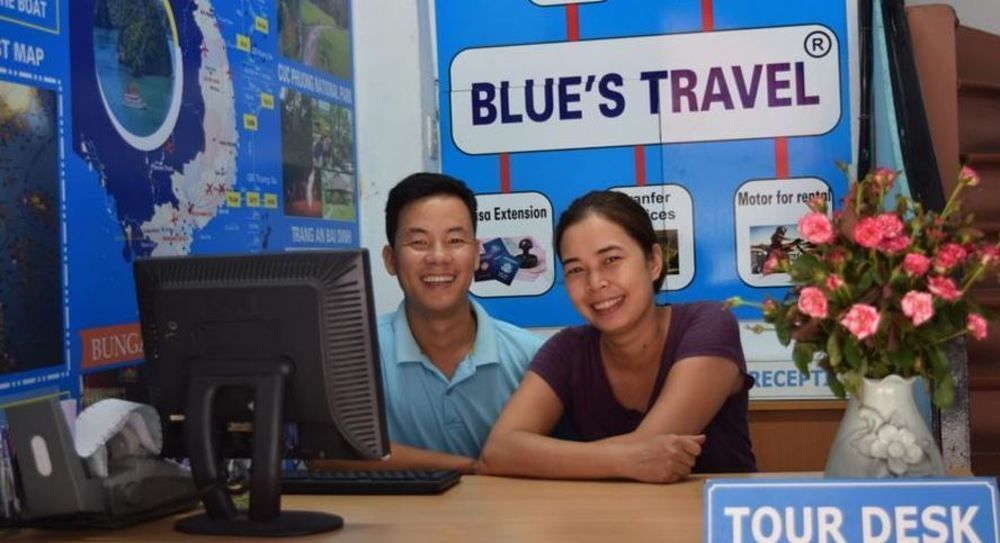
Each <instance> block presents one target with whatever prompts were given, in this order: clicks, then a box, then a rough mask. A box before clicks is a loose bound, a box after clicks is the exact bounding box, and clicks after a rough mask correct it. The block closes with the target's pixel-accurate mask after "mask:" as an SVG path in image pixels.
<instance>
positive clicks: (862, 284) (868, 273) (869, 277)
mask: <svg viewBox="0 0 1000 543" xmlns="http://www.w3.org/2000/svg"><path fill="white" fill-rule="evenodd" d="M876 279H878V271H877V270H876V269H875V268H874V267H869V268H868V269H867V270H865V273H863V274H862V275H861V278H860V279H859V280H858V291H859V292H864V291H866V290H868V289H870V288H871V287H872V285H874V284H875V280H876Z"/></svg>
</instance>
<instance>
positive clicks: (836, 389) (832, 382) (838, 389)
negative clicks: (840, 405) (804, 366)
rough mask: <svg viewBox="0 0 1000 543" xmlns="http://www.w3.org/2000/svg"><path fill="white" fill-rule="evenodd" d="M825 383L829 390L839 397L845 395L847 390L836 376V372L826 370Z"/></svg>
mask: <svg viewBox="0 0 1000 543" xmlns="http://www.w3.org/2000/svg"><path fill="white" fill-rule="evenodd" d="M826 384H827V386H829V387H830V391H831V392H833V394H834V395H835V396H836V397H838V398H840V399H844V398H846V397H847V392H846V391H845V390H844V384H843V383H841V382H840V379H838V378H837V374H836V373H834V372H833V371H831V370H827V372H826Z"/></svg>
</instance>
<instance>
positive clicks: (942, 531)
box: [704, 478, 998, 543]
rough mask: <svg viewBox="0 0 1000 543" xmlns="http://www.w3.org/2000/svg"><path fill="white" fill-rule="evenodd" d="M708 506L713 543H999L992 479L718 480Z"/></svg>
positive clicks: (708, 491)
mask: <svg viewBox="0 0 1000 543" xmlns="http://www.w3.org/2000/svg"><path fill="white" fill-rule="evenodd" d="M704 507H705V512H704V522H705V526H704V529H705V532H704V534H705V536H704V540H705V541H710V542H714V541H726V542H730V541H731V542H733V543H743V542H755V543H756V542H764V541H766V542H769V543H778V542H795V543H804V542H814V541H815V542H827V543H846V542H864V543H887V542H890V541H892V542H899V543H904V542H912V543H917V542H926V543H930V542H940V543H943V542H946V541H949V542H950V541H956V542H957V541H963V542H967V543H979V542H987V541H992V542H996V541H998V536H997V533H998V525H997V484H996V480H994V479H988V478H965V479H922V480H912V479H911V480H871V479H860V480H853V479H768V480H762V479H741V480H732V479H729V480H721V479H711V480H709V481H707V482H706V484H705V495H704Z"/></svg>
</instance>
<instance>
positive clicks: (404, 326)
mask: <svg viewBox="0 0 1000 543" xmlns="http://www.w3.org/2000/svg"><path fill="white" fill-rule="evenodd" d="M469 304H470V305H471V306H472V311H473V313H474V314H475V316H476V339H475V342H474V343H473V344H472V351H471V352H470V353H469V354H467V355H466V357H465V358H466V359H469V360H471V361H472V363H473V364H474V365H475V366H476V367H479V366H482V365H484V364H495V363H498V362H499V361H500V353H499V349H498V348H497V336H496V327H495V326H494V325H493V320H492V319H491V318H490V316H489V314H488V313H487V312H486V310H485V309H483V306H481V305H479V303H477V302H476V301H475V300H473V299H469ZM393 328H394V329H395V331H396V362H397V363H404V362H428V363H430V360H429V359H428V358H427V355H425V354H424V353H423V351H421V350H420V345H418V344H417V340H416V338H414V337H413V331H412V330H410V321H409V319H408V318H407V316H406V301H405V300H404V301H403V302H401V303H400V304H399V308H398V309H397V310H396V316H395V319H394V321H393Z"/></svg>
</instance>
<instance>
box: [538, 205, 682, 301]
mask: <svg viewBox="0 0 1000 543" xmlns="http://www.w3.org/2000/svg"><path fill="white" fill-rule="evenodd" d="M591 215H597V216H599V217H603V218H605V219H607V220H609V221H611V222H613V223H615V224H617V225H618V226H620V227H622V230H624V231H625V233H626V234H628V237H630V238H632V239H633V240H635V242H636V243H638V244H639V247H642V250H643V252H645V253H646V255H647V256H652V254H653V246H654V245H656V244H657V243H659V240H658V239H657V238H656V231H654V230H653V223H652V222H651V221H650V220H649V213H647V212H646V209H645V208H643V207H642V205H640V204H639V203H638V202H636V201H635V200H633V199H632V198H631V197H629V196H628V195H626V194H624V193H621V192H615V191H612V190H601V191H597V190H595V191H591V192H588V193H587V194H584V195H583V196H581V197H579V198H577V199H576V200H573V203H571V204H570V205H569V207H568V208H566V211H563V212H562V215H560V216H559V224H558V225H556V233H555V234H556V235H555V238H556V239H555V242H556V253H557V254H558V255H559V258H560V259H561V258H562V238H563V235H564V234H565V233H566V229H567V228H569V227H570V226H573V225H574V224H576V223H578V222H580V221H582V220H583V219H586V218H587V217H589V216H591ZM666 276H667V263H666V262H664V263H663V269H662V270H660V276H659V277H655V278H653V294H656V293H657V292H659V291H660V287H661V286H663V280H664V279H665V278H666Z"/></svg>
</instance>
